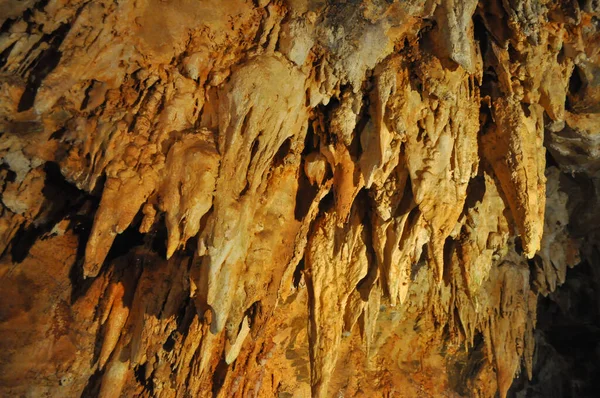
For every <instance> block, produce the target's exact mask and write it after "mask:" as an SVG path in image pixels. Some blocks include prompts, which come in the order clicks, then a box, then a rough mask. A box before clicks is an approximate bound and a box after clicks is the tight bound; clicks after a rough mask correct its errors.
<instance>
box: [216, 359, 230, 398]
mask: <svg viewBox="0 0 600 398" xmlns="http://www.w3.org/2000/svg"><path fill="white" fill-rule="evenodd" d="M228 371H229V365H227V362H225V357H221V360H220V361H219V364H218V365H217V367H216V368H215V371H214V373H213V376H212V394H213V398H216V397H217V396H218V395H219V391H221V388H222V387H223V384H224V383H225V378H226V377H227V372H228Z"/></svg>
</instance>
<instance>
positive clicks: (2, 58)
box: [0, 41, 17, 68]
mask: <svg viewBox="0 0 600 398" xmlns="http://www.w3.org/2000/svg"><path fill="white" fill-rule="evenodd" d="M15 44H17V42H16V41H15V42H14V43H13V44H11V45H10V46H8V47H6V48H5V49H4V50H2V52H0V68H3V67H4V65H6V62H8V57H10V53H11V52H12V50H13V48H14V47H15Z"/></svg>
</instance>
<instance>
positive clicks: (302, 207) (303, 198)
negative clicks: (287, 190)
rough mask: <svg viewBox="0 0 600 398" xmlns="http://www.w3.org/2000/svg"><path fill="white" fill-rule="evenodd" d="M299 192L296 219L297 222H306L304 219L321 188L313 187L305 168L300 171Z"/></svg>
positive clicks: (295, 212)
mask: <svg viewBox="0 0 600 398" xmlns="http://www.w3.org/2000/svg"><path fill="white" fill-rule="evenodd" d="M298 174H299V175H298V190H297V191H296V206H295V207H294V218H295V219H296V220H297V221H302V220H304V217H306V215H307V214H308V211H309V210H310V205H311V204H312V202H313V201H314V200H315V198H316V196H317V194H318V193H319V188H318V187H316V186H314V185H312V184H311V183H310V181H309V180H308V178H307V177H306V175H305V174H304V169H303V167H300V170H299V171H298Z"/></svg>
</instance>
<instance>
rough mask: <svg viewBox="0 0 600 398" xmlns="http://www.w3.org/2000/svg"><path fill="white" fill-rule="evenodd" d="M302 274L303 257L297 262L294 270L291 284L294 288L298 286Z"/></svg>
mask: <svg viewBox="0 0 600 398" xmlns="http://www.w3.org/2000/svg"><path fill="white" fill-rule="evenodd" d="M302 272H304V257H303V258H302V259H301V260H300V261H299V262H298V265H297V266H296V269H295V270H294V277H293V282H292V283H293V284H294V288H296V289H297V288H298V286H300V280H301V279H302Z"/></svg>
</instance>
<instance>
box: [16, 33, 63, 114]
mask: <svg viewBox="0 0 600 398" xmlns="http://www.w3.org/2000/svg"><path fill="white" fill-rule="evenodd" d="M70 27H71V26H70V25H69V24H62V25H60V26H59V28H58V29H56V30H55V31H54V32H52V33H51V34H50V35H44V37H43V38H42V39H41V41H43V42H47V43H48V48H47V49H46V50H44V51H42V52H41V53H40V55H39V56H38V57H37V59H36V60H35V61H34V62H33V68H32V70H31V72H30V73H29V78H28V79H27V85H26V87H25V91H24V92H23V95H22V96H21V99H20V101H19V105H18V107H17V111H18V112H23V111H26V110H29V109H31V107H33V104H34V102H35V97H36V95H37V91H38V89H39V87H40V85H41V84H42V82H43V81H44V79H45V78H46V76H48V74H49V73H50V72H52V71H53V70H54V68H56V66H57V65H58V63H59V62H60V58H61V56H62V53H61V52H60V51H59V50H58V48H59V47H60V45H61V43H62V42H63V40H64V38H65V36H66V35H67V33H68V32H69V29H70Z"/></svg>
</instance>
